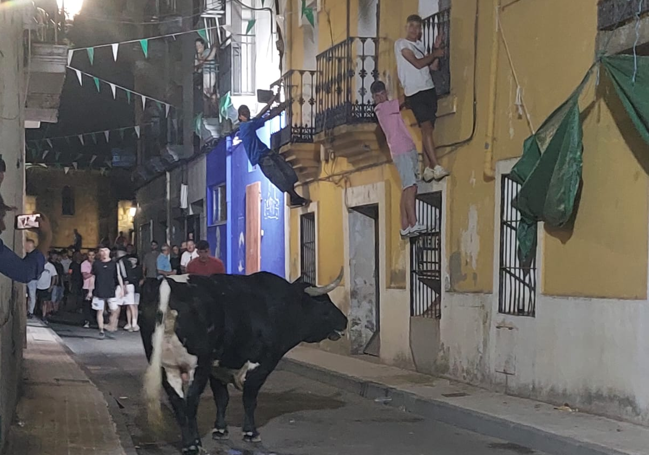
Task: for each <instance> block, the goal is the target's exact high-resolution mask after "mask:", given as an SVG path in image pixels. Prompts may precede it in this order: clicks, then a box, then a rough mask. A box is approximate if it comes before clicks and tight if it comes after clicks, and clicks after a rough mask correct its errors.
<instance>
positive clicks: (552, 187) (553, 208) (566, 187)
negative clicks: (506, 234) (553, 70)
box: [511, 78, 588, 264]
mask: <svg viewBox="0 0 649 455" xmlns="http://www.w3.org/2000/svg"><path fill="white" fill-rule="evenodd" d="M587 79H588V78H586V79H584V81H583V82H582V83H581V85H580V86H579V88H578V89H577V90H575V92H574V93H573V94H572V95H571V97H570V98H569V99H568V101H566V102H565V103H563V104H562V105H561V106H560V107H559V108H558V109H557V110H555V111H554V112H553V113H552V114H551V115H550V117H548V119H547V120H546V121H545V122H544V123H543V125H541V127H540V128H539V130H538V131H537V132H536V134H534V135H532V136H530V137H529V138H527V139H526V140H525V142H524V145H523V156H522V157H521V159H520V160H519V161H518V163H516V165H515V166H514V168H513V169H512V172H511V177H512V179H514V180H515V181H516V182H518V183H520V184H521V185H522V186H521V189H520V191H519V192H518V195H517V196H516V199H515V200H514V206H515V207H516V208H517V209H518V210H519V211H520V213H521V220H520V223H519V225H518V230H517V233H516V235H517V238H518V252H519V260H520V261H521V263H523V264H527V263H529V261H530V260H531V259H532V258H533V254H532V253H533V252H534V250H535V247H536V232H537V230H536V229H537V223H538V222H539V221H544V222H546V223H548V224H549V225H552V226H556V227H561V226H563V225H565V223H566V222H567V221H568V220H569V219H570V217H571V216H572V212H573V210H574V206H575V198H576V196H577V190H578V189H579V182H580V181H581V169H582V147H583V144H582V129H581V121H580V118H579V95H580V94H581V92H582V90H583V87H584V85H585V83H586V81H587Z"/></svg>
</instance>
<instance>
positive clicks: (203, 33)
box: [68, 13, 313, 66]
mask: <svg viewBox="0 0 649 455" xmlns="http://www.w3.org/2000/svg"><path fill="white" fill-rule="evenodd" d="M312 20H313V13H311V20H310V22H312ZM256 22H257V21H256V20H255V19H251V20H249V21H248V25H247V27H246V34H248V33H250V31H251V30H252V29H253V28H254V26H255V23H256ZM218 28H223V29H224V30H226V31H227V32H229V33H232V31H231V30H230V27H229V26H228V25H216V26H213V27H204V28H199V29H195V30H188V31H184V32H177V33H168V34H166V35H158V36H150V37H148V38H138V39H132V40H126V41H120V42H117V43H110V44H98V45H96V46H90V47H77V48H74V49H69V50H68V66H70V65H71V64H72V59H73V57H74V54H75V53H77V52H82V51H84V50H85V51H86V54H87V55H88V60H89V61H90V65H94V64H95V50H96V49H101V48H104V47H110V48H111V49H112V51H113V61H115V62H116V61H117V58H118V55H119V48H120V46H123V45H126V44H136V43H139V45H140V49H142V53H143V54H144V58H149V41H152V40H156V39H163V38H174V39H176V37H177V36H179V35H186V34H189V33H197V34H198V35H199V36H200V37H201V38H203V40H205V41H209V39H208V36H207V31H208V30H214V29H218Z"/></svg>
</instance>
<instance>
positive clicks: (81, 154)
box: [74, 153, 83, 161]
mask: <svg viewBox="0 0 649 455" xmlns="http://www.w3.org/2000/svg"><path fill="white" fill-rule="evenodd" d="M81 158H83V153H79V154H78V155H77V157H76V158H75V159H74V161H79V160H80V159H81Z"/></svg>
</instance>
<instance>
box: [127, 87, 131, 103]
mask: <svg viewBox="0 0 649 455" xmlns="http://www.w3.org/2000/svg"><path fill="white" fill-rule="evenodd" d="M126 99H127V100H128V104H131V91H130V90H126Z"/></svg>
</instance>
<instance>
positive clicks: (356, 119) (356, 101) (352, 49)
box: [315, 37, 379, 133]
mask: <svg viewBox="0 0 649 455" xmlns="http://www.w3.org/2000/svg"><path fill="white" fill-rule="evenodd" d="M378 43H379V38H367V37H365V38H363V37H351V38H348V39H346V40H345V41H343V42H341V43H338V44H336V45H335V46H333V47H331V48H329V49H327V50H326V51H324V52H323V53H321V54H319V55H318V56H317V57H316V64H317V69H318V71H317V72H318V80H317V83H316V90H315V94H316V105H317V112H316V119H315V131H316V133H320V132H322V131H324V130H327V129H331V128H335V127H337V126H341V125H350V124H362V123H374V122H376V116H375V115H374V102H373V100H372V94H371V93H370V85H372V82H374V81H375V80H376V79H377V78H378V75H379V72H378V52H377V51H378Z"/></svg>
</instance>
